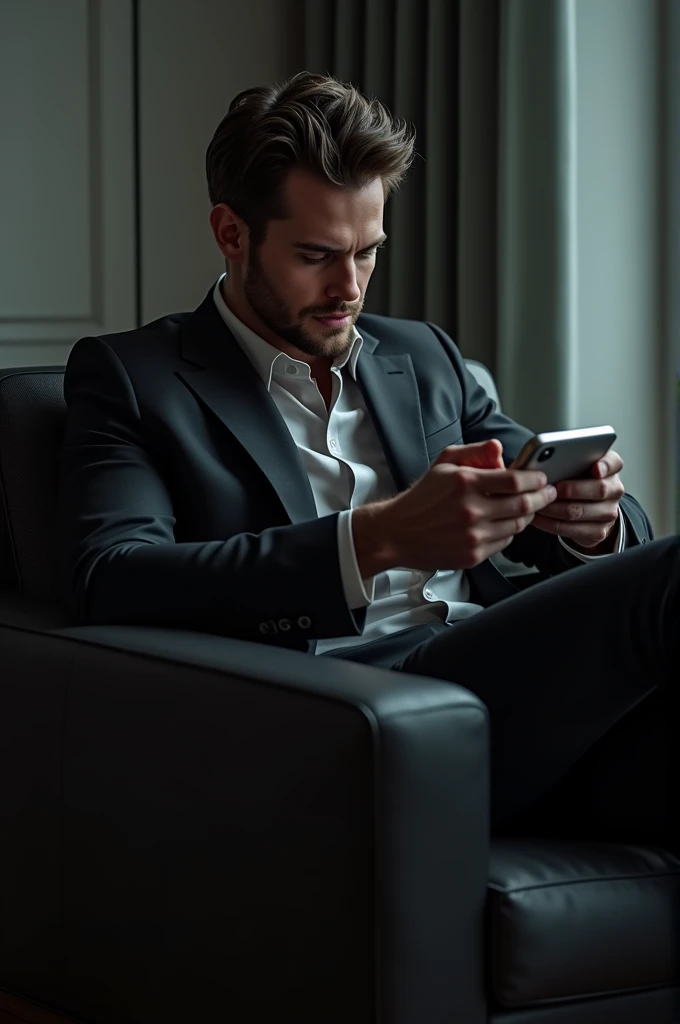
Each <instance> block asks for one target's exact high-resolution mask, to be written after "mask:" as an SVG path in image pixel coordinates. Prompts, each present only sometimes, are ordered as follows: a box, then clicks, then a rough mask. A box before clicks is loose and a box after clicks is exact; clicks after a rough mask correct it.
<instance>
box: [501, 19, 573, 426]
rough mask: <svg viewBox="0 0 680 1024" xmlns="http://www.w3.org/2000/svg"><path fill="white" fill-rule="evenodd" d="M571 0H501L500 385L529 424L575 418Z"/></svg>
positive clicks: (512, 410)
mask: <svg viewBox="0 0 680 1024" xmlns="http://www.w3.org/2000/svg"><path fill="white" fill-rule="evenodd" d="M575 37H576V30H575V19H574V6H573V0H541V3H538V4H536V3H534V2H533V0H503V4H502V7H501V80H500V98H501V140H500V179H499V185H500V189H499V214H500V218H499V229H500V239H499V300H500V317H499V325H498V349H499V385H500V389H501V394H502V395H503V399H504V405H505V406H506V407H507V410H508V412H510V414H511V415H512V416H514V417H515V418H516V419H519V420H520V421H521V422H523V423H525V424H526V425H527V426H528V427H531V428H533V429H535V430H550V429H560V428H568V427H573V426H577V423H576V422H575V420H576V418H577V415H578V412H577V410H578V405H577V393H576V391H577V362H576V361H577V356H578V339H577V319H578V318H577V292H576V287H577V265H576V224H577V210H576V52H575V51H576V39H575Z"/></svg>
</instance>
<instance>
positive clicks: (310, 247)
mask: <svg viewBox="0 0 680 1024" xmlns="http://www.w3.org/2000/svg"><path fill="white" fill-rule="evenodd" d="M385 241H387V235H381V236H380V238H379V239H378V240H377V242H371V244H370V245H366V246H364V248H363V249H360V250H359V252H368V250H369V249H375V248H376V247H377V246H379V245H382V244H383V242H385ZM293 248H294V249H304V250H305V252H342V251H343V250H342V249H340V248H336V247H335V246H334V245H324V244H323V243H322V242H293Z"/></svg>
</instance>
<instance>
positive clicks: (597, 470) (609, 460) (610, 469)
mask: <svg viewBox="0 0 680 1024" xmlns="http://www.w3.org/2000/svg"><path fill="white" fill-rule="evenodd" d="M622 469H623V459H622V458H621V456H620V455H619V453H618V452H615V451H613V450H612V449H610V450H609V451H608V452H607V454H606V455H603V456H602V458H601V459H600V461H599V462H596V463H595V465H594V466H593V467H592V469H591V473H592V474H593V476H594V477H598V478H600V479H602V477H605V476H613V475H614V474H615V473H620V472H621V470H622Z"/></svg>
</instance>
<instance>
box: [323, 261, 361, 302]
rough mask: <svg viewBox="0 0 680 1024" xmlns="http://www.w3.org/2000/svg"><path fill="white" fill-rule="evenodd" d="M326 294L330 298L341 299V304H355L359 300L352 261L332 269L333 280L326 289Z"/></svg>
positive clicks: (355, 270)
mask: <svg viewBox="0 0 680 1024" xmlns="http://www.w3.org/2000/svg"><path fill="white" fill-rule="evenodd" d="M326 293H327V294H328V296H329V297H330V298H333V299H341V300H342V301H343V302H356V301H357V299H360V298H361V288H360V287H359V282H358V280H357V269H356V266H355V264H354V260H351V261H348V262H347V263H344V264H342V265H341V266H336V267H334V273H333V278H332V280H331V281H330V283H329V284H328V287H327V288H326Z"/></svg>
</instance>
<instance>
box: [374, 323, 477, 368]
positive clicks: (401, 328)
mask: <svg viewBox="0 0 680 1024" xmlns="http://www.w3.org/2000/svg"><path fill="white" fill-rule="evenodd" d="M356 326H357V330H358V331H359V334H362V335H370V336H371V337H373V338H375V339H376V341H378V342H379V343H380V348H379V349H378V352H379V353H380V354H385V353H386V352H387V353H397V352H406V353H408V354H409V355H411V356H414V357H416V358H417V359H418V361H420V360H421V359H425V360H427V359H428V358H430V357H431V356H433V355H436V356H437V357H439V356H442V357H443V358H444V359H446V360H447V361H448V362H450V361H451V359H452V358H453V361H454V362H456V361H457V360H458V359H459V358H460V353H459V351H458V348H457V346H456V344H455V342H454V341H453V339H452V338H451V337H450V336H449V335H448V334H447V333H446V331H444V330H443V329H442V328H441V327H439V326H438V325H437V324H434V323H430V322H429V321H427V320H407V319H405V318H401V317H395V316H379V315H378V314H377V313H362V314H361V315H360V316H359V317H358V319H357V324H356Z"/></svg>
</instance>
